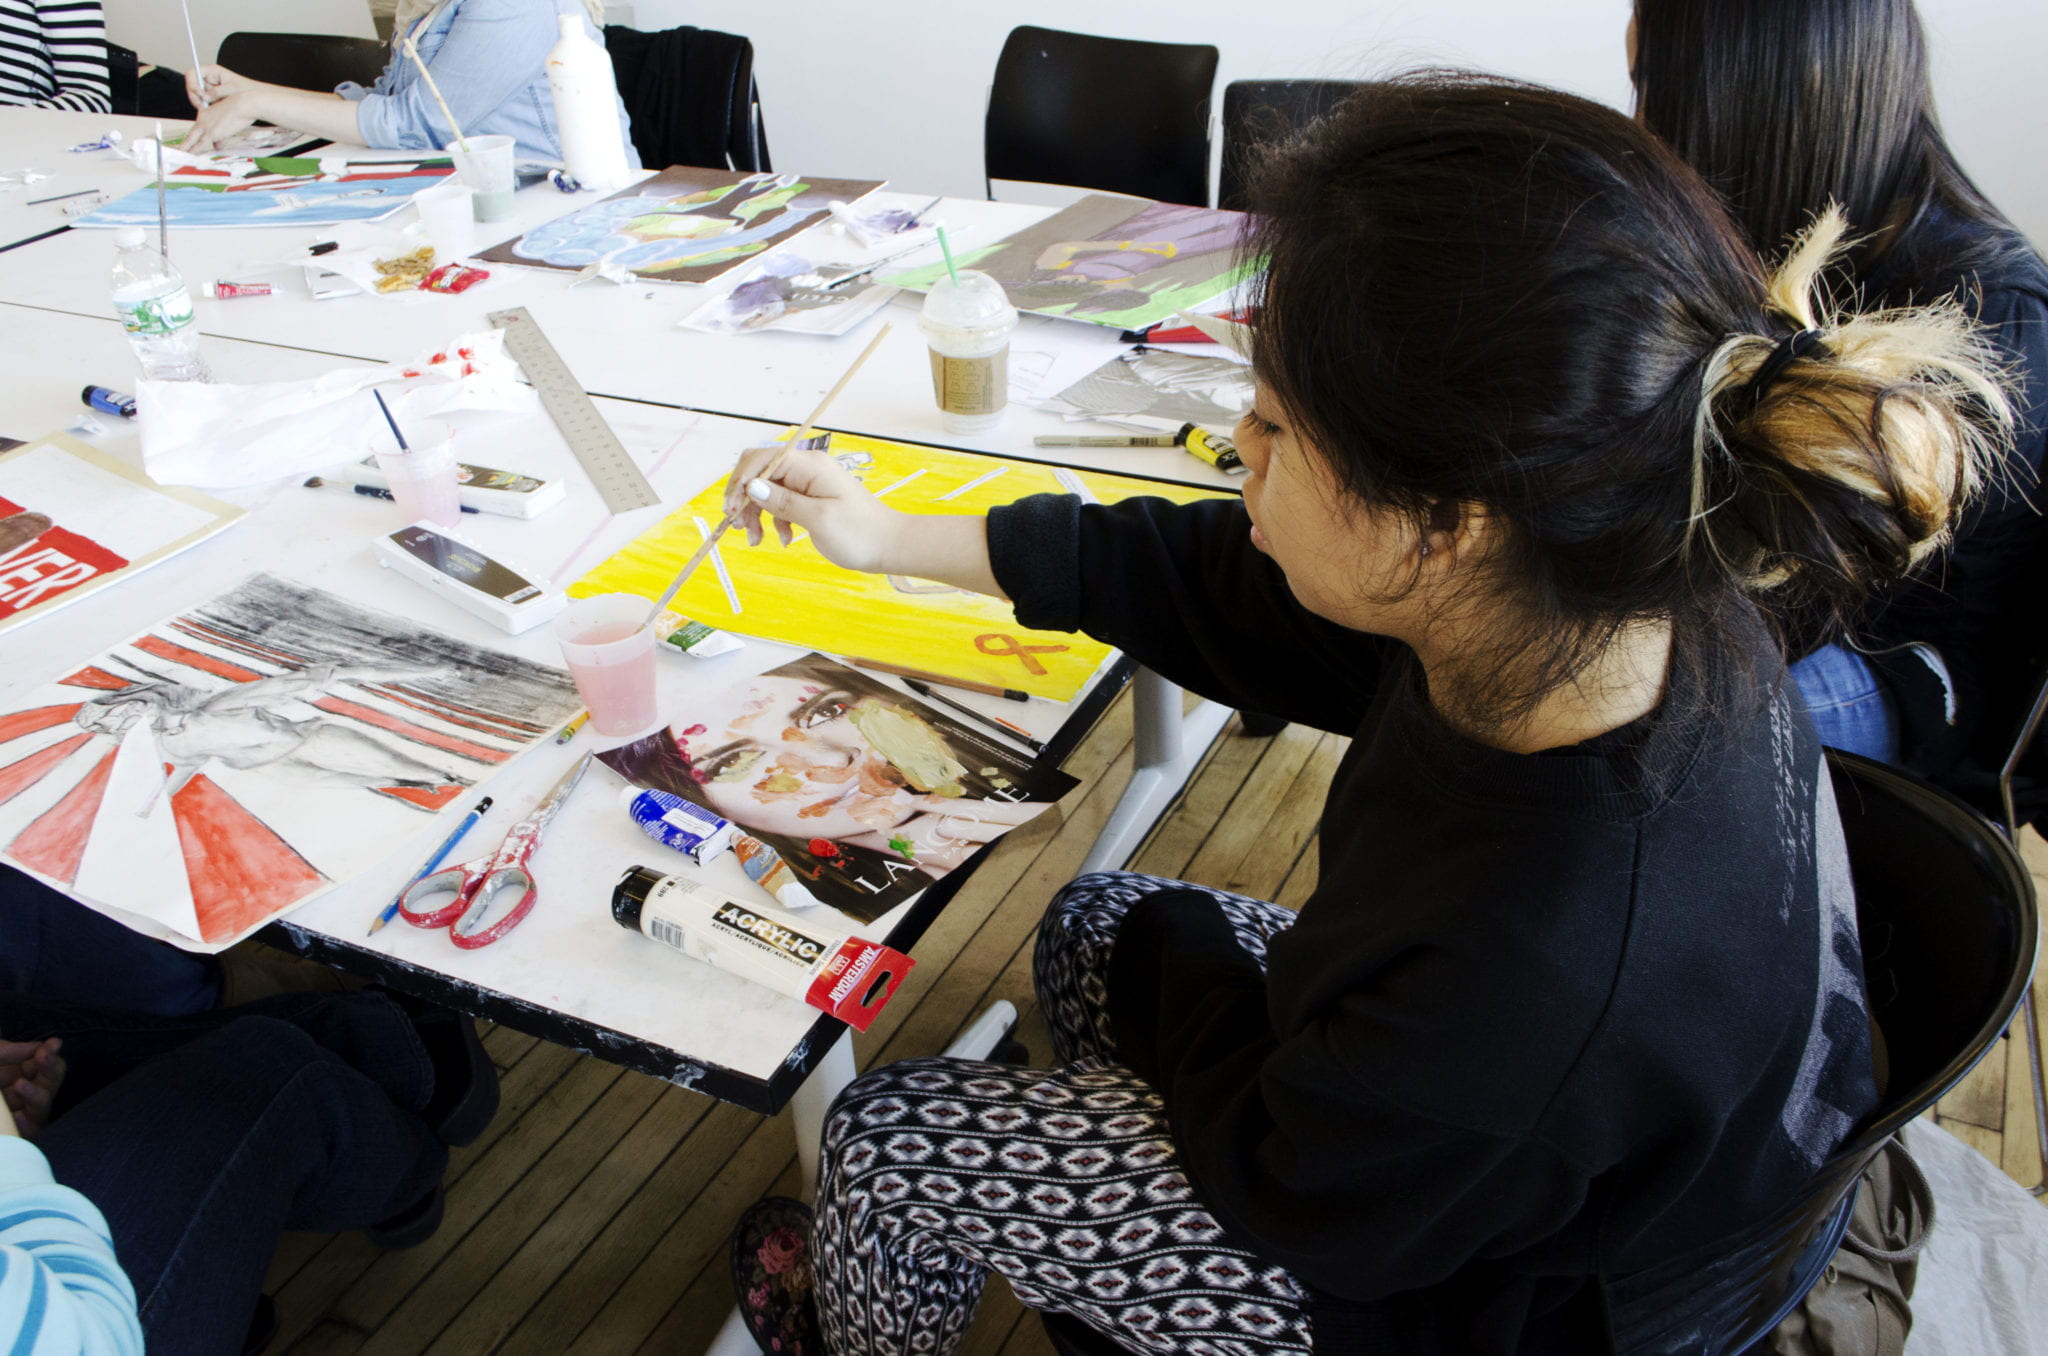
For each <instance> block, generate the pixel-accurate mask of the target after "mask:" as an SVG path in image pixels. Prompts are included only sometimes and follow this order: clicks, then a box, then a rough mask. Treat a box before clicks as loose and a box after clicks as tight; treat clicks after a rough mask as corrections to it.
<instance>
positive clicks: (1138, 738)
mask: <svg viewBox="0 0 2048 1356" xmlns="http://www.w3.org/2000/svg"><path fill="white" fill-rule="evenodd" d="M1131 689H1132V695H1131V702H1132V710H1131V716H1132V720H1133V721H1134V722H1135V725H1136V730H1135V732H1134V736H1133V743H1134V744H1135V745H1136V749H1135V755H1136V758H1135V761H1136V764H1137V766H1136V768H1135V770H1134V771H1133V772H1132V773H1131V784H1130V785H1129V786H1127V787H1125V788H1124V794H1123V798H1122V799H1121V800H1119V801H1117V803H1116V809H1115V810H1113V811H1111V812H1110V816H1109V822H1108V823H1107V824H1104V825H1103V826H1102V832H1101V833H1100V834H1098V835H1096V838H1095V846H1094V847H1093V848H1092V849H1090V851H1089V853H1088V858H1087V860H1086V861H1084V862H1082V863H1081V874H1082V875H1086V874H1087V873H1089V872H1090V871H1116V870H1120V869H1121V868H1122V867H1123V865H1124V863H1125V862H1128V861H1129V860H1130V859H1131V854H1132V853H1134V852H1136V851H1137V850H1138V844H1139V843H1141V842H1142V841H1144V838H1145V835H1146V834H1148V833H1150V832H1151V831H1152V826H1153V825H1154V824H1156V823H1158V822H1159V817H1160V816H1161V815H1163V814H1165V813H1166V807H1167V806H1169V805H1171V804H1173V801H1174V797H1176V796H1178V795H1179V794H1180V793H1181V788H1182V787H1184V786H1186V785H1187V781H1188V778H1189V777H1191V776H1193V775H1194V771H1195V764H1197V763H1199V762H1200V761H1201V759H1202V755H1203V753H1205V752H1206V751H1207V750H1208V748H1209V745H1210V744H1211V743H1212V742H1213V741H1214V740H1215V738H1216V736H1217V735H1219V734H1221V733H1222V732H1223V726H1224V723H1225V722H1226V721H1228V720H1229V719H1230V708H1229V707H1227V706H1222V705H1219V704H1217V703H1216V702H1203V703H1202V704H1201V705H1200V706H1198V707H1196V708H1195V709H1194V710H1192V711H1190V712H1188V713H1187V715H1186V716H1185V717H1183V716H1182V715H1181V709H1180V708H1181V690H1180V688H1179V687H1178V686H1176V685H1175V684H1173V683H1169V682H1168V681H1166V679H1164V678H1162V677H1160V676H1159V675H1158V674H1156V673H1154V672H1152V670H1150V669H1146V668H1141V669H1139V670H1138V672H1137V673H1136V675H1134V676H1133V677H1132V679H1131Z"/></svg>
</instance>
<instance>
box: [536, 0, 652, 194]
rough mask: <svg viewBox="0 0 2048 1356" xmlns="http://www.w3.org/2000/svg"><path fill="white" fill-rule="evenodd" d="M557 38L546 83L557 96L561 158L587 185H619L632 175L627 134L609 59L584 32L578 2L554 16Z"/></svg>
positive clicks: (590, 186) (610, 186)
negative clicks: (621, 123)
mask: <svg viewBox="0 0 2048 1356" xmlns="http://www.w3.org/2000/svg"><path fill="white" fill-rule="evenodd" d="M556 23H557V24H558V25H559V26H560V29H561V35H562V36H561V38H560V39H559V40H558V41H557V42H556V43H555V46H554V50H552V51H550V52H549V53H548V59H547V72H548V88H549V89H550V90H551V91H553V93H554V96H555V130H556V132H557V133H558V134H559V135H560V136H561V138H562V164H563V166H564V167H565V168H567V169H568V171H569V174H570V176H571V177H572V178H574V179H575V180H576V182H578V183H580V184H582V185H583V186H584V187H585V188H617V187H618V186H619V185H620V184H623V183H625V182H626V180H627V179H628V178H630V177H631V176H632V170H631V169H630V168H628V166H627V163H626V136H625V132H624V131H623V130H622V129H621V128H620V127H619V91H618V85H617V83H616V81H615V79H614V75H613V71H612V59H611V56H610V54H608V53H607V52H606V51H605V49H604V48H603V47H601V46H599V45H598V44H597V43H596V42H594V41H592V40H591V38H590V35H589V34H588V33H586V32H584V18H583V10H582V7H581V6H578V7H577V9H576V12H575V13H574V14H563V15H558V16H557V17H556Z"/></svg>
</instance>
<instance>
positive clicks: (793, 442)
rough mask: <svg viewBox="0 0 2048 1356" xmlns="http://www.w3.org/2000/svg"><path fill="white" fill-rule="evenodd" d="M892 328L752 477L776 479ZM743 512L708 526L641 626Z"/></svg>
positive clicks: (857, 360) (657, 613)
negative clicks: (786, 443) (698, 543)
mask: <svg viewBox="0 0 2048 1356" xmlns="http://www.w3.org/2000/svg"><path fill="white" fill-rule="evenodd" d="M894 328H895V326H893V325H884V326H882V328H881V329H880V330H879V331H878V332H877V333H876V335H875V337H874V338H873V339H870V340H869V341H868V346H867V347H866V348H864V349H862V350H861V351H860V356H859V357H858V358H855V359H854V360H853V365H852V366H850V367H848V368H847V369H846V371H845V372H844V373H843V374H841V376H840V378H839V380H838V381H836V382H834V383H833V384H832V389H831V390H829V391H827V392H825V398H824V399H823V400H820V401H819V402H818V408H816V409H814V410H812V411H811V414H810V417H809V418H808V419H805V420H804V422H803V427H802V428H799V429H798V430H797V431H796V435H795V436H794V437H792V438H791V439H790V440H789V444H788V445H787V446H786V447H784V448H783V449H782V450H781V451H780V452H778V453H776V454H775V459H774V460H773V461H771V462H769V463H768V466H767V468H766V469H765V470H763V471H762V472H761V474H760V475H758V476H756V477H755V479H757V480H768V481H772V480H774V479H775V473H776V472H777V471H780V470H781V469H782V463H783V462H784V461H785V460H787V459H788V457H789V454H790V453H791V452H793V451H795V450H796V449H797V448H799V447H801V446H803V442H804V439H806V438H808V437H810V436H811V430H812V429H814V428H816V427H817V424H818V421H819V420H820V419H822V418H824V417H825V409H826V407H827V406H829V405H830V404H831V403H832V402H833V401H834V400H836V399H838V398H839V393H840V392H841V391H843V390H845V389H846V384H847V383H848V382H850V381H852V380H853V374H854V373H856V372H858V371H860V369H861V364H863V363H865V362H866V361H867V360H868V358H869V357H870V356H871V355H872V354H873V353H874V351H875V350H876V349H878V348H880V347H881V346H882V341H883V340H884V339H887V338H888V337H889V331H890V330H892V329H894ZM744 511H745V510H744V509H743V508H741V509H733V510H731V511H729V512H727V514H726V515H725V517H723V518H721V519H719V522H718V526H717V527H714V528H712V529H711V532H710V534H709V535H707V536H706V537H705V538H704V544H703V545H702V546H700V547H698V548H697V553H696V554H695V555H693V556H691V557H690V558H689V559H688V560H687V561H685V562H684V563H683V568H682V569H681V570H680V571H678V572H677V574H676V577H675V578H674V579H673V580H671V581H670V582H669V586H668V587H667V588H665V589H663V590H662V591H661V596H660V597H659V598H656V599H655V600H654V606H653V607H651V608H649V609H648V610H647V618H646V620H644V621H642V622H641V623H640V624H641V625H642V626H652V625H654V619H655V618H656V617H659V616H660V615H661V613H662V609H664V608H666V607H667V606H668V605H669V601H670V600H671V599H672V598H674V597H675V596H676V590H678V589H680V588H682V586H683V585H684V583H685V582H687V581H688V579H689V578H690V576H691V575H692V574H693V573H695V572H696V569H697V567H698V566H699V565H702V564H703V563H704V562H705V561H706V560H707V559H708V558H709V557H710V555H711V552H712V548H714V547H716V546H717V545H718V539H719V538H720V537H722V536H724V535H725V534H726V532H727V531H729V530H730V529H731V528H732V526H733V525H734V524H735V523H737V522H739V520H740V514H741V513H742V512H744Z"/></svg>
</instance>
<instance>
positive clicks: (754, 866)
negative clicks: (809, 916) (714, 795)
mask: <svg viewBox="0 0 2048 1356" xmlns="http://www.w3.org/2000/svg"><path fill="white" fill-rule="evenodd" d="M732 855H733V856H735V857H737V858H739V859H740V870H742V871H744V872H746V873H747V879H748V880H750V881H752V882H754V884H756V885H758V886H760V887H761V888H762V889H763V890H766V891H767V892H768V893H769V894H771V895H773V896H774V897H775V902H776V903H778V904H780V905H782V907H783V908H785V909H814V908H816V907H817V906H818V897H817V896H816V895H814V894H812V893H811V892H810V891H809V890H808V889H806V888H805V887H804V883H803V882H802V881H800V880H798V879H797V878H796V872H794V871H792V870H790V869H789V863H788V862H785V861H784V860H782V854H781V853H779V852H777V851H776V850H775V849H774V848H772V847H769V846H768V845H767V844H766V843H764V842H762V841H761V840H760V839H758V838H756V837H754V835H753V834H751V833H735V834H734V835H733V836H732Z"/></svg>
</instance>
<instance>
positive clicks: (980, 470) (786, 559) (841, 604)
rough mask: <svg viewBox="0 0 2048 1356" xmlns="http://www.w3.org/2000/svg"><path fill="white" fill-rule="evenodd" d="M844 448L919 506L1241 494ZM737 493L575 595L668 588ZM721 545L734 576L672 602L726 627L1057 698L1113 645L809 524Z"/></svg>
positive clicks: (655, 534) (924, 450)
mask: <svg viewBox="0 0 2048 1356" xmlns="http://www.w3.org/2000/svg"><path fill="white" fill-rule="evenodd" d="M831 448H832V451H833V452H834V453H835V454H836V455H837V456H839V458H840V459H841V462H842V464H844V465H846V466H848V467H849V468H850V469H852V470H853V471H854V473H855V474H856V475H858V476H860V478H861V479H862V480H863V481H864V482H866V484H867V486H868V488H869V489H870V490H873V491H874V492H875V493H876V494H877V495H879V496H880V497H881V498H882V500H883V502H885V503H887V504H889V505H890V506H891V507H893V508H899V509H902V510H904V511H906V512H909V513H931V514H941V513H980V512H986V511H987V510H988V509H991V508H994V507H995V506H996V505H998V504H1008V503H1011V502H1013V501H1015V500H1018V499H1022V498H1024V497H1025V496H1026V495H1030V494H1041V493H1052V494H1062V493H1069V492H1071V491H1072V489H1073V488H1074V487H1075V486H1079V487H1080V488H1081V489H1083V490H1085V491H1086V492H1087V493H1088V494H1089V495H1091V496H1093V497H1095V498H1096V499H1099V500H1100V501H1101V502H1104V503H1115V502H1117V501H1119V500H1123V499H1128V498H1131V497H1132V496H1134V495H1157V496H1159V497H1162V498H1165V499H1170V500H1173V501H1174V502H1175V503H1181V504H1187V503H1193V502H1195V501H1196V500H1200V499H1234V498H1236V496H1235V495H1233V494H1230V493H1228V492H1226V491H1220V490H1204V489H1196V488H1195V487H1193V486H1189V485H1176V484H1169V483H1166V482H1162V481H1151V480H1138V479H1135V478H1132V477H1129V476H1114V475H1105V474H1100V473H1097V472H1094V471H1080V472H1070V471H1064V470H1061V469H1059V468H1056V467H1052V466H1046V465H1043V464H1040V463H1038V462H1028V461H1012V460H1009V459H1007V458H1003V457H984V456H977V455H975V454H974V453H971V452H948V451H942V450H940V449H938V448H933V447H918V446H915V445H912V444H909V443H896V442H888V441H886V440H883V439H880V438H862V437H857V436H854V435H850V434H839V433H835V434H833V435H832V437H831ZM1172 455H1175V456H1179V455H1183V454H1181V453H1173V454H1172ZM724 495H725V486H724V483H723V482H722V481H721V482H719V483H716V484H713V485H709V486H707V487H706V488H705V489H704V490H703V491H702V492H701V493H699V494H698V495H697V496H696V497H695V498H694V499H692V500H691V501H690V502H689V503H688V504H686V505H684V506H683V507H682V508H680V509H678V510H676V511H675V512H674V513H671V514H670V515H669V516H668V517H667V518H665V519H663V520H662V521H661V522H659V523H657V524H655V526H654V527H652V528H650V529H649V530H648V531H647V532H645V533H643V534H642V535H641V536H640V537H639V538H637V539H636V540H634V541H633V542H631V543H629V544H628V545H627V546H626V547H625V548H624V549H622V550H621V551H619V553H618V554H616V555H614V556H613V557H612V558H611V559H609V560H607V561H605V562H604V563H603V564H601V565H599V566H598V567H597V568H596V569H594V570H592V571H591V572H590V573H589V574H587V575H585V576H584V577H583V578H582V579H579V580H577V581H576V582H575V583H573V584H571V585H570V586H569V589H568V592H569V594H570V596H571V597H576V598H583V597H588V596H590V595H591V594H596V593H636V594H639V595H640V596H641V597H643V598H649V599H652V598H656V597H659V596H660V594H661V591H662V590H663V589H665V588H667V587H668V584H669V581H670V580H672V579H674V578H675V576H676V572H677V571H678V570H680V569H681V568H682V566H683V562H684V561H686V560H688V559H689V558H690V556H691V555H692V554H694V553H695V551H696V550H697V548H698V547H699V546H700V545H702V544H703V540H704V538H703V535H702V533H701V532H700V531H699V529H698V527H697V522H698V521H699V520H702V521H704V522H705V523H707V524H710V523H716V522H718V521H719V519H721V518H722V517H724V515H725V502H724ZM718 554H719V557H720V559H721V561H722V563H723V564H724V566H725V570H724V572H723V573H724V578H723V579H722V578H721V575H720V572H719V571H717V570H715V569H713V568H710V567H707V568H704V569H700V570H698V571H697V572H696V573H695V574H693V575H691V576H690V578H689V580H688V581H686V582H685V583H684V585H683V587H682V588H681V590H680V591H678V592H677V594H676V596H675V599H674V601H673V602H672V603H671V604H670V607H671V608H672V609H673V610H674V611H676V612H680V613H682V614H684V615H685V616H688V617H691V618H694V619H695V620H697V621H701V622H703V623H704V624H705V625H706V626H712V627H716V628H717V629H719V630H721V631H735V632H738V633H740V634H742V635H750V636H759V637H761V638H762V639H764V640H779V641H783V642H786V643H788V644H791V645H804V646H811V647H815V648H818V649H824V650H830V651H832V652H834V653H837V654H849V655H858V656H861V657H863V658H867V659H882V660H887V661H889V662H891V663H897V664H904V665H907V666H909V667H911V668H919V669H927V670H930V671H932V672H935V673H944V674H950V675H952V676H954V677H958V678H970V679H973V680H975V681H977V682H983V683H996V684H999V685H1001V686H1003V687H1010V688H1020V689H1022V690H1023V691H1026V692H1030V693H1034V694H1036V695H1037V696H1041V697H1051V698H1053V699H1055V700H1058V701H1066V700H1069V699H1070V698H1072V697H1073V696H1074V694H1075V693H1077V692H1079V691H1080V690H1081V689H1082V687H1083V686H1085V685H1086V684H1087V682H1088V680H1089V678H1090V677H1092V676H1093V675H1094V673H1095V671H1096V670H1097V669H1098V668H1100V667H1101V665H1102V661H1103V660H1104V659H1106V658H1107V657H1108V656H1109V653H1110V647H1109V646H1108V645H1105V644H1103V643H1102V642H1101V641H1098V640H1095V639H1092V638H1091V637H1088V636H1085V635H1080V634H1078V633H1076V634H1068V633H1065V632H1051V631H1033V630H1030V629H1028V628H1026V627H1023V626H1020V625H1019V624H1018V622H1017V618H1016V615H1015V613H1014V612H1013V611H1012V610H1011V608H1010V605H1009V604H1008V603H1005V602H1002V601H1001V600H999V599H995V598H990V597H987V596H985V595H983V594H979V593H967V592H963V591H961V590H959V589H954V588H949V587H947V586H946V585H943V584H935V583H932V582H931V581H930V580H925V579H910V578H906V577H904V576H902V575H874V574H859V573H856V572H854V571H852V570H843V569H841V568H839V566H837V565H834V564H832V563H831V562H830V561H828V560H826V559H825V558H824V557H823V556H822V555H820V554H819V553H818V548H817V547H816V546H815V545H813V544H812V543H811V540H810V538H809V536H808V535H806V534H802V533H799V534H798V535H797V538H796V542H795V544H794V545H792V546H787V547H785V546H783V545H782V543H781V542H780V541H778V540H777V539H776V536H775V534H774V532H772V531H770V532H768V533H767V534H766V537H765V538H764V540H763V541H762V543H761V545H759V546H748V545H747V542H746V538H745V537H744V536H742V535H741V534H739V533H737V532H733V533H728V534H727V535H726V537H725V539H724V540H723V541H721V542H720V543H719V547H718ZM726 580H729V581H730V583H731V596H729V595H728V593H727V590H726V582H725V581H726ZM734 596H736V597H737V599H738V603H737V605H736V606H735V604H734V602H733V601H732V598H733V597H734Z"/></svg>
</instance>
